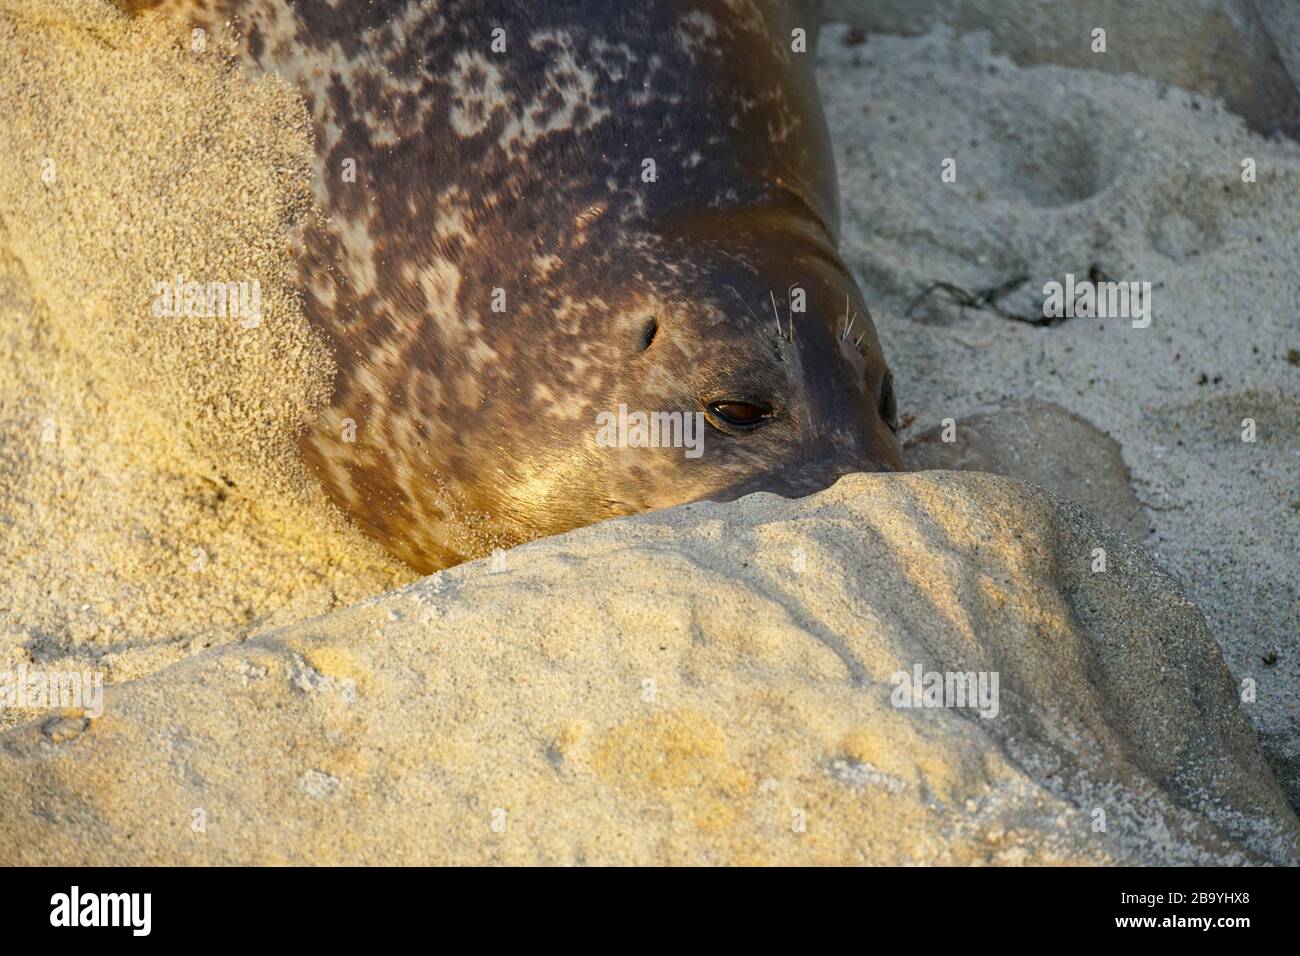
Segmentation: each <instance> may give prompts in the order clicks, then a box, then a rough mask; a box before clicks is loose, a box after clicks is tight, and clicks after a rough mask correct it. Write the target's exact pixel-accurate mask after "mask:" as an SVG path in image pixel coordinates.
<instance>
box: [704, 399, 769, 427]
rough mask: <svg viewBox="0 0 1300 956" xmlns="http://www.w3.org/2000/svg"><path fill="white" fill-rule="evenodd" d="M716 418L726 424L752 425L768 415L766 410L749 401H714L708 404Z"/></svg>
mask: <svg viewBox="0 0 1300 956" xmlns="http://www.w3.org/2000/svg"><path fill="white" fill-rule="evenodd" d="M709 411H711V412H712V413H713V414H714V415H716V416H717V417H718V418H720V419H722V420H723V421H724V422H726V423H727V424H728V425H736V426H741V427H743V426H745V425H754V424H756V423H758V422H760V421H762V420H763V419H764V418H766V417H767V416H768V410H767V409H766V408H763V407H762V406H760V405H754V404H752V403H750V402H714V403H713V404H712V405H710V406H709Z"/></svg>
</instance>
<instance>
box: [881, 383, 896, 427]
mask: <svg viewBox="0 0 1300 956" xmlns="http://www.w3.org/2000/svg"><path fill="white" fill-rule="evenodd" d="M880 417H881V418H882V419H884V421H885V424H886V425H888V426H889V430H890V431H891V432H893V433H894V434H895V435H897V434H898V399H896V398H895V397H894V373H893V372H886V373H885V378H884V380H883V381H882V382H881V383H880Z"/></svg>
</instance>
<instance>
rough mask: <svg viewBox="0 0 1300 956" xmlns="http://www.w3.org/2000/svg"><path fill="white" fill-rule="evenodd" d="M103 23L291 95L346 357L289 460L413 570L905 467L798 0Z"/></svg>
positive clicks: (191, 15) (216, 1) (326, 5)
mask: <svg viewBox="0 0 1300 956" xmlns="http://www.w3.org/2000/svg"><path fill="white" fill-rule="evenodd" d="M119 2H120V3H121V4H122V5H124V6H125V7H126V8H127V9H128V11H129V12H133V13H140V12H143V11H146V10H148V9H149V8H155V7H162V8H164V9H165V10H166V11H167V12H170V13H179V14H180V15H181V16H182V17H184V18H185V20H186V21H187V29H189V28H193V27H195V26H201V27H204V28H205V29H207V30H209V31H224V30H228V31H230V35H231V36H233V38H234V41H235V44H236V48H237V50H238V51H239V52H238V54H237V55H238V56H239V58H240V59H241V61H242V62H243V64H244V65H245V66H246V68H247V69H248V70H250V71H252V72H254V73H257V74H263V73H267V72H274V73H278V74H279V75H280V76H282V77H283V78H284V79H285V80H287V81H289V82H290V83H293V84H296V85H297V87H298V88H299V89H300V90H301V93H302V95H303V97H304V99H305V101H306V104H307V107H308V110H309V112H310V114H311V116H312V117H313V120H314V127H315V129H314V132H315V137H316V153H317V159H316V170H315V182H314V187H313V188H314V192H315V198H316V201H317V202H318V204H319V206H320V209H321V211H322V213H323V214H324V218H323V221H322V222H321V223H320V224H319V225H317V226H313V227H311V228H309V229H308V230H307V231H306V234H305V235H304V236H303V237H302V238H301V248H300V250H299V263H300V279H301V287H302V293H303V297H304V310H305V312H306V314H307V317H308V319H309V320H310V322H311V323H312V324H313V325H314V326H315V327H316V328H318V329H319V330H320V331H321V332H322V333H323V334H324V336H325V337H326V338H327V339H328V341H329V343H330V345H331V346H332V348H333V351H334V355H335V360H336V363H337V378H336V381H335V386H334V395H333V400H332V403H331V405H330V407H329V408H328V409H327V410H325V411H324V412H323V413H322V414H321V415H320V417H319V419H318V420H317V421H315V422H313V423H311V425H310V427H309V429H308V430H307V431H306V433H305V434H304V436H303V438H302V441H301V447H302V451H303V454H304V455H305V456H306V458H307V460H308V461H309V463H310V464H311V465H312V466H313V468H314V469H315V471H316V472H317V474H318V475H319V478H320V481H321V483H322V484H323V486H324V488H325V489H326V491H327V492H328V494H329V495H330V496H331V497H332V498H333V500H334V501H335V502H336V503H337V504H338V505H339V506H340V507H341V508H342V509H343V510H344V511H345V512H346V513H347V514H348V515H349V516H350V517H351V518H352V519H353V520H354V521H355V522H356V523H357V524H358V525H359V526H360V527H361V528H362V529H363V530H364V531H365V532H366V533H367V534H368V535H370V536H371V537H373V538H374V539H375V540H377V541H378V542H379V543H380V544H382V545H383V546H384V547H385V548H386V549H387V550H388V551H389V552H391V553H392V554H394V555H396V556H397V557H399V558H401V559H402V560H404V561H406V562H407V563H409V564H410V565H412V566H413V567H414V568H416V569H417V570H419V571H423V572H428V571H432V570H436V569H438V568H442V567H447V566H450V565H452V564H456V563H458V562H461V561H464V560H467V559H471V558H476V557H481V556H483V555H484V554H486V553H488V552H490V551H492V550H493V549H496V548H501V547H509V546H512V545H515V544H518V543H521V542H523V541H527V540H530V539H532V538H536V537H540V536H543V535H550V534H556V533H559V532H562V531H566V530H569V529H571V528H574V527H578V526H580V525H584V524H589V523H591V522H594V521H598V520H600V519H603V518H608V517H611V516H615V515H624V514H630V513H634V512H638V511H643V510H647V509H653V508H662V507H666V506H669V505H675V504H680V503H683V502H690V501H697V500H701V499H714V500H726V499H730V498H734V497H737V496H739V495H742V494H746V493H749V492H752V491H772V492H776V493H780V494H785V495H799V494H806V493H810V492H812V491H815V490H818V489H820V488H822V487H825V486H826V485H828V484H830V483H832V482H833V481H834V480H835V479H836V478H838V477H839V476H840V475H842V474H844V473H847V472H852V471H873V470H897V469H901V468H902V464H901V455H900V449H899V445H898V440H897V437H896V435H895V432H896V430H897V423H896V421H895V418H896V412H895V402H894V394H893V382H892V376H891V375H890V373H889V370H888V367H887V365H886V363H885V359H884V356H883V355H882V352H881V348H880V343H879V341H878V339H877V336H876V332H875V329H874V327H873V325H872V321H871V318H870V313H869V312H868V310H867V306H866V304H865V303H864V302H863V300H862V295H861V293H860V291H859V289H858V288H857V285H856V284H855V282H854V280H853V277H852V276H851V275H850V273H849V271H848V269H847V268H846V267H845V266H844V264H843V262H842V261H841V259H840V257H839V255H838V252H837V243H838V233H839V199H838V195H837V189H836V175H835V167H834V161H833V158H832V153H831V147H830V142H829V136H828V132H827V129H826V122H825V119H824V117H823V115H822V111H821V107H820V103H819V100H818V95H817V88H816V83H815V78H814V75H813V71H814V55H815V49H814V48H815V39H816V29H817V23H816V10H815V4H814V3H810V2H802V0H795V2H789V3H785V2H779V0H639V2H637V3H607V2H606V0H547V2H545V3H536V2H531V0H432V2H430V0H371V2H365V3H347V2H342V3H340V2H335V0H298V2H296V3H295V2H290V0H119Z"/></svg>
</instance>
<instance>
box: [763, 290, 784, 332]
mask: <svg viewBox="0 0 1300 956" xmlns="http://www.w3.org/2000/svg"><path fill="white" fill-rule="evenodd" d="M767 294H768V295H770V296H771V297H772V315H773V316H775V317H776V337H777V338H778V339H783V338H785V335H784V334H782V332H781V311H780V310H779V309H778V308H777V307H776V293H775V292H773V291H772V290H771V289H768V290H767Z"/></svg>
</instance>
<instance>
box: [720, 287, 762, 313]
mask: <svg viewBox="0 0 1300 956" xmlns="http://www.w3.org/2000/svg"><path fill="white" fill-rule="evenodd" d="M727 288H728V289H730V290H731V291H732V292H734V293H735V295H736V298H737V299H739V300H740V304H741V305H743V306H744V307H745V311H746V312H748V313H749V317H750V318H751V319H753V320H754V321H755V322H757V321H758V316H756V315H755V314H754V310H753V309H751V308H750V307H749V303H748V302H746V301H745V297H744V296H743V295H741V294H740V293H739V292H737V291H736V287H735V286H734V285H728V286H727Z"/></svg>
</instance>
